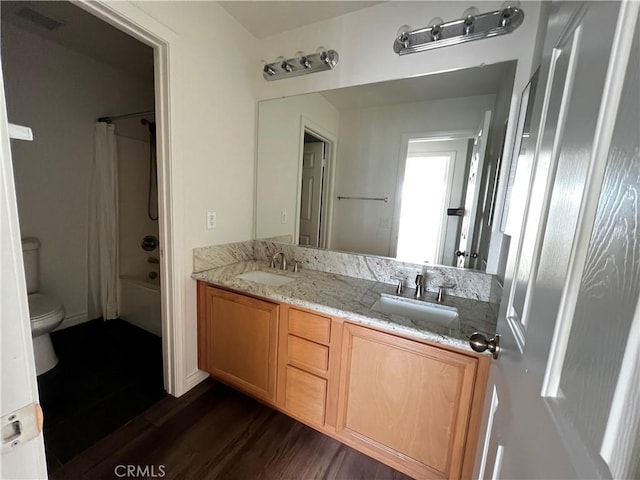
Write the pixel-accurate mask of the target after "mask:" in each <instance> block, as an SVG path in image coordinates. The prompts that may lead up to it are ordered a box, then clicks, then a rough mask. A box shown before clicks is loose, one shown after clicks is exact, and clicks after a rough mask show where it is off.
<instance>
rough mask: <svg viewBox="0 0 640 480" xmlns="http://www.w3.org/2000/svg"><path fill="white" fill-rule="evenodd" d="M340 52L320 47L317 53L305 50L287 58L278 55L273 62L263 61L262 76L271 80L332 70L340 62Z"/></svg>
mask: <svg viewBox="0 0 640 480" xmlns="http://www.w3.org/2000/svg"><path fill="white" fill-rule="evenodd" d="M338 59H339V56H338V52H336V51H335V50H327V49H325V48H324V47H318V49H317V50H316V53H310V54H308V55H306V54H304V53H303V52H298V53H296V56H295V57H294V58H289V59H285V58H284V57H278V58H277V59H276V61H275V62H273V63H266V62H263V65H262V76H263V77H264V79H265V80H267V81H269V82H271V81H273V80H280V79H283V78H291V77H298V76H300V75H307V74H308V73H315V72H322V71H325V70H332V69H333V68H335V66H336V65H337V64H338Z"/></svg>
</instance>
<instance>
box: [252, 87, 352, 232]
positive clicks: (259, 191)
mask: <svg viewBox="0 0 640 480" xmlns="http://www.w3.org/2000/svg"><path fill="white" fill-rule="evenodd" d="M303 118H304V120H306V121H310V122H312V124H313V125H314V126H318V127H320V128H321V129H322V130H323V131H326V132H329V133H331V134H332V135H334V136H336V135H337V133H338V124H339V113H338V110H337V109H336V108H335V107H334V106H333V105H331V104H330V103H329V102H327V100H325V98H324V97H323V96H322V95H320V94H312V95H300V96H295V97H289V98H284V99H276V100H268V101H264V102H260V105H259V114H258V161H257V164H256V210H255V212H256V213H255V215H256V238H271V237H277V236H280V235H291V236H292V237H293V236H294V235H295V225H296V222H297V219H296V205H297V203H299V199H298V195H299V190H300V188H299V184H300V159H301V158H302V152H301V151H300V146H301V142H302V135H301V132H302V129H303V124H302V122H303ZM320 133H322V132H320ZM282 212H286V217H287V223H285V224H283V223H282V222H281V214H282ZM296 240H297V239H296ZM296 243H297V241H296Z"/></svg>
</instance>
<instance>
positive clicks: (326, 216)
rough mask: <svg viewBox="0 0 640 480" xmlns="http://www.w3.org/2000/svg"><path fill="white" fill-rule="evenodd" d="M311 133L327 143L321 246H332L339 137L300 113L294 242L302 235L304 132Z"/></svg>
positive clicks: (321, 216)
mask: <svg viewBox="0 0 640 480" xmlns="http://www.w3.org/2000/svg"><path fill="white" fill-rule="evenodd" d="M305 132H308V133H310V134H311V135H313V136H314V137H317V138H318V139H319V140H321V141H322V142H324V144H325V168H324V178H323V181H322V197H321V200H320V201H321V203H322V206H321V208H320V245H319V248H331V245H330V241H331V224H332V217H333V185H334V180H335V170H336V169H335V168H334V166H335V161H336V153H337V151H338V148H337V144H338V139H337V137H336V135H335V134H333V133H331V132H330V131H329V130H327V129H325V128H323V127H321V126H320V125H318V124H317V123H315V122H313V121H312V120H310V119H308V118H307V117H305V116H304V115H300V141H299V143H298V145H299V150H298V174H297V176H296V178H297V179H296V213H295V215H296V216H295V228H294V229H293V244H294V245H297V244H298V238H299V236H300V210H301V208H302V201H301V200H302V199H301V197H300V195H301V193H302V162H303V158H304V134H305Z"/></svg>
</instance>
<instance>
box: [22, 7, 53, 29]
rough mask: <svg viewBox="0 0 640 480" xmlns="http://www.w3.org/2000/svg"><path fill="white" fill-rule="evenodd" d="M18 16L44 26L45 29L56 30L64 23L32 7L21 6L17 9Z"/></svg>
mask: <svg viewBox="0 0 640 480" xmlns="http://www.w3.org/2000/svg"><path fill="white" fill-rule="evenodd" d="M18 16H19V17H22V18H25V19H27V20H29V21H31V22H33V23H35V24H36V25H39V26H41V27H43V28H46V29H47V30H56V29H57V28H60V27H62V26H63V25H64V22H63V21H62V20H58V19H56V18H53V17H50V16H49V15H45V14H44V13H42V12H39V11H38V10H35V9H34V8H32V7H22V8H21V9H20V10H19V11H18Z"/></svg>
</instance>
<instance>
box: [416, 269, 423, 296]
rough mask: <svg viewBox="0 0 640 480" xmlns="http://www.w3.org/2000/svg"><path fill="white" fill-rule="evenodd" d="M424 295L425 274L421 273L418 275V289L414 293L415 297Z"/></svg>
mask: <svg viewBox="0 0 640 480" xmlns="http://www.w3.org/2000/svg"><path fill="white" fill-rule="evenodd" d="M423 295H424V276H423V275H422V274H421V273H419V274H418V275H416V291H415V293H414V297H416V298H422V296H423Z"/></svg>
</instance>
